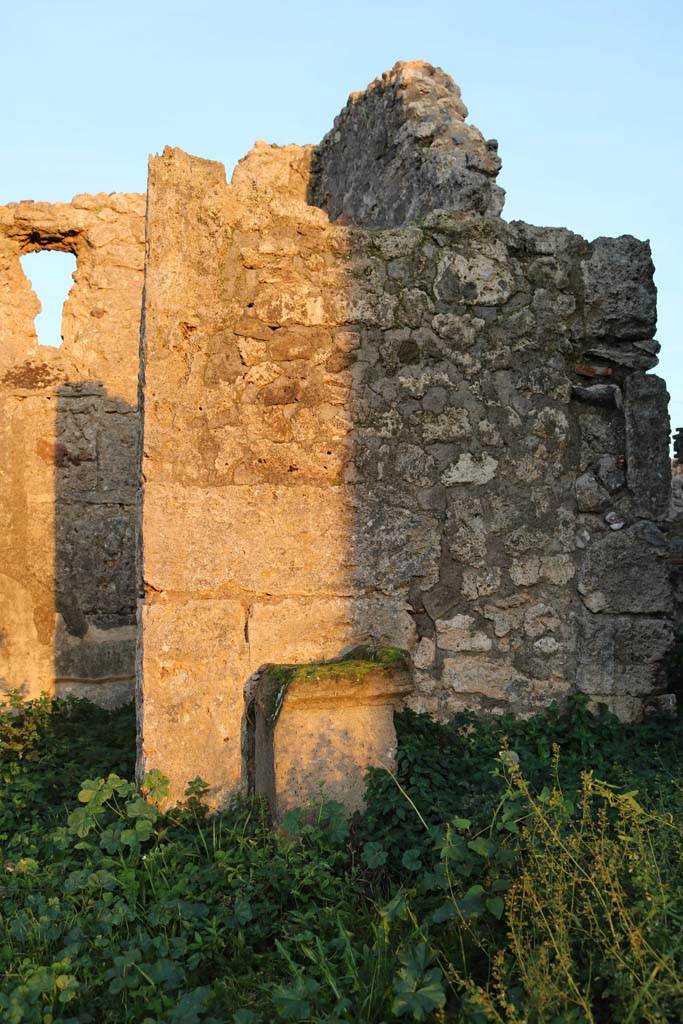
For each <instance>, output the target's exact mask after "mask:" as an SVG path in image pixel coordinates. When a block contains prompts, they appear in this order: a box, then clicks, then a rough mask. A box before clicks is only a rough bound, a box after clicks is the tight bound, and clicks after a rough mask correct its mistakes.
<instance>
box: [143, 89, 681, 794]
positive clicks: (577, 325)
mask: <svg viewBox="0 0 683 1024" xmlns="http://www.w3.org/2000/svg"><path fill="white" fill-rule="evenodd" d="M354 109H355V110H360V111H361V114H362V116H365V114H363V113H362V112H363V110H364V106H363V103H359V102H356V103H355V106H354ZM345 123H346V124H347V127H348V130H349V132H350V133H351V134H353V131H354V130H355V129H354V128H353V124H352V117H351V116H350V115H349V117H347V118H346V122H345ZM368 130H369V131H370V133H371V135H372V133H373V132H374V128H372V126H371V127H370V128H369V129H368ZM337 141H338V143H339V145H342V147H343V144H345V143H348V139H347V140H344V139H341V140H337ZM325 145H326V144H324V145H323V149H322V150H321V151H319V152H318V153H317V155H316V157H315V179H314V180H317V181H320V180H321V178H320V175H321V173H322V172H321V161H323V162H324V159H325V156H324V148H325ZM345 151H346V153H347V155H348V154H350V155H351V156H352V149H351V148H350V144H349V145H346V150H345ZM312 155H313V154H312V151H311V149H305V148H304V149H301V148H298V147H293V146H291V147H285V148H282V149H280V148H278V147H270V146H267V145H265V144H257V146H256V147H255V149H254V150H253V151H252V152H251V153H250V154H249V155H248V157H247V158H245V160H244V161H242V163H241V164H240V165H238V167H237V169H236V171H235V174H234V176H233V181H232V184H230V185H228V184H226V183H225V178H224V170H223V167H222V166H221V165H220V164H216V163H210V162H207V161H203V160H200V159H197V158H194V157H190V156H188V155H187V154H185V153H182V152H180V151H178V150H167V151H165V153H164V154H163V156H161V157H157V158H154V159H153V160H152V161H151V165H150V177H149V193H148V204H149V205H148V246H149V249H148V261H147V268H146V306H145V317H144V320H145V329H144V391H145V411H144V453H143V479H144V493H143V512H142V520H141V524H142V525H141V534H142V537H143V544H144V552H143V560H142V571H143V577H144V595H145V596H144V603H143V606H142V608H141V625H142V638H141V664H140V673H139V702H140V721H141V760H140V765H141V767H142V768H143V769H148V768H150V767H161V768H162V769H163V770H164V771H165V772H166V773H167V774H170V775H171V777H172V779H173V783H174V786H175V795H178V794H180V793H181V791H182V785H183V784H184V782H185V781H186V780H187V778H189V777H191V776H194V775H196V774H197V773H199V774H200V775H202V777H204V778H205V779H206V780H207V781H208V782H209V783H210V784H211V786H212V799H213V800H214V801H215V802H220V801H221V800H222V799H224V798H225V796H226V795H227V794H228V793H229V792H231V791H232V790H233V789H234V788H235V787H236V786H237V785H238V784H239V783H240V780H241V779H242V773H243V756H242V749H241V731H242V728H243V725H244V714H245V707H244V696H243V694H244V686H245V683H246V681H247V679H248V678H249V676H250V675H251V674H252V673H254V672H255V671H256V670H258V669H259V668H260V667H261V666H262V665H263V664H264V663H267V662H273V661H276V662H293V663H301V662H305V661H311V660H315V659H321V658H331V657H334V656H337V655H339V654H340V653H341V652H342V651H344V650H345V649H348V648H349V647H350V646H352V645H353V644H355V643H359V642H362V641H367V640H374V641H377V642H381V643H390V644H395V645H398V646H401V647H404V648H406V649H408V650H409V651H410V653H411V656H412V659H413V664H414V684H415V688H414V692H413V695H412V697H411V698H410V701H409V703H410V704H411V706H413V707H414V708H416V709H418V710H425V711H428V712H430V713H431V714H433V715H435V716H438V717H447V716H449V715H451V714H452V713H453V712H455V711H457V710H460V709H462V708H464V707H469V708H474V709H476V710H483V711H493V712H498V711H502V710H508V709H510V710H513V711H516V712H519V713H530V712H532V711H534V710H535V709H537V708H540V707H542V706H544V705H547V704H548V703H550V702H551V701H552V700H558V699H561V698H562V697H564V696H565V695H566V694H567V693H568V692H569V691H571V690H573V689H575V688H578V689H580V690H583V691H585V692H586V693H588V694H590V695H591V696H592V697H594V698H596V699H599V700H601V701H605V702H606V703H607V704H608V705H609V706H610V707H611V708H612V709H613V710H615V711H616V712H617V713H618V714H620V715H621V716H622V717H625V718H638V717H639V716H640V715H641V714H642V713H643V710H644V708H645V707H646V705H647V704H648V703H650V704H652V703H655V704H656V703H661V702H662V699H663V698H662V697H661V696H659V695H660V694H661V693H662V691H663V688H664V682H663V678H662V672H661V661H662V659H663V657H664V656H665V654H666V652H667V650H668V648H669V646H670V643H671V635H672V630H671V622H670V616H671V594H670V586H669V582H668V576H667V573H668V567H667V558H666V547H665V541H664V538H663V535H662V533H661V532H660V530H659V527H658V522H659V521H660V520H661V519H662V518H663V517H664V516H665V515H666V509H667V506H668V498H669V463H668V452H667V434H668V421H667V419H666V398H667V396H666V391H665V388H664V384H663V382H662V381H661V380H659V379H658V378H656V377H652V376H649V375H647V374H646V373H645V372H644V371H645V370H646V369H648V368H649V367H651V366H652V365H653V364H654V362H656V355H655V353H656V350H657V345H656V343H654V342H653V341H652V336H653V333H654V328H655V290H654V286H653V283H652V269H653V268H652V263H651V259H650V252H649V246H648V245H647V243H642V242H638V241H637V240H636V239H633V238H631V237H629V236H624V237H622V238H618V239H597V240H596V241H595V242H593V243H588V242H586V241H585V240H584V239H582V238H580V237H579V236H578V235H575V234H572V233H571V232H569V231H565V230H562V229H545V228H536V227H531V226H529V225H526V224H522V223H513V224H507V223H505V222H504V221H502V220H501V219H500V218H498V217H495V216H492V215H491V211H488V212H486V213H483V212H481V210H480V208H479V206H478V205H477V202H473V203H472V204H471V207H470V208H467V209H460V210H459V211H450V212H434V213H431V214H426V215H424V216H423V217H422V220H421V222H420V223H419V224H409V225H407V226H403V227H398V228H393V229H384V230H363V229H361V228H358V227H355V226H352V225H349V224H348V223H346V220H347V218H345V217H344V218H342V219H341V221H337V223H332V222H331V221H330V217H329V215H328V212H326V211H323V210H322V209H320V208H317V207H315V206H312V205H309V204H308V202H307V199H309V198H310V197H311V195H312V194H314V190H313V192H312V184H311V170H310V168H311V160H312ZM333 159H334V160H336V159H337V158H336V157H334V158H333ZM350 165H351V167H353V166H354V162H353V160H352V159H350ZM382 173H384V171H382ZM334 174H335V175H337V176H339V175H341V174H342V168H341V165H340V164H339V163H337V164H336V165H335V168H334ZM328 180H331V179H328ZM354 181H358V182H360V184H359V185H358V188H360V191H361V192H363V193H365V192H366V191H367V189H366V184H365V182H364V179H363V177H362V176H361V178H359V179H354V178H353V175H351V178H350V179H349V185H348V188H347V189H346V191H345V192H344V194H345V196H346V200H345V202H346V203H350V204H351V207H350V208H353V204H354V202H355V199H354V189H355V188H356V184H354ZM408 187H409V190H410V191H412V190H413V184H412V183H408ZM339 188H340V192H341V191H342V190H343V186H342V185H340V186H339ZM438 201H439V196H437V199H436V200H435V202H438ZM397 202H398V203H399V206H400V200H397ZM325 205H326V207H327V209H328V210H329V209H330V204H329V202H326V204H325ZM347 208H348V207H347ZM398 208H399V207H398V206H392V209H398ZM421 212H422V214H424V213H425V211H424V209H423V210H422V211H421ZM385 213H386V216H387V217H389V219H390V221H391V218H392V217H393V214H392V213H391V210H388V211H385Z"/></svg>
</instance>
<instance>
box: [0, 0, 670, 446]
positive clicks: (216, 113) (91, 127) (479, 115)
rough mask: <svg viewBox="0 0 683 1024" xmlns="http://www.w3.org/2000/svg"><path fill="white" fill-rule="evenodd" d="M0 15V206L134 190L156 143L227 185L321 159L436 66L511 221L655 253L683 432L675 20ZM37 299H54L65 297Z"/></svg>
mask: <svg viewBox="0 0 683 1024" xmlns="http://www.w3.org/2000/svg"><path fill="white" fill-rule="evenodd" d="M1 13H2V20H1V22H0V24H1V25H2V31H1V33H0V84H1V85H2V96H3V98H4V103H3V109H4V113H5V118H4V124H3V130H2V132H0V167H1V168H2V171H1V173H0V203H5V202H11V201H14V200H19V199H45V200H63V199H66V200H68V199H70V198H71V196H72V195H74V194H75V193H77V192H97V191H105V192H109V191H116V190H118V191H136V190H140V191H142V190H144V188H145V178H146V160H147V155H148V153H150V152H159V151H160V150H161V149H162V148H163V147H164V145H167V144H171V145H176V146H181V147H182V148H183V149H186V150H188V151H189V152H191V153H196V154H198V155H201V156H206V157H211V158H213V159H217V160H221V161H222V162H223V163H225V165H226V168H227V170H228V176H230V172H231V169H232V167H233V166H234V164H235V163H236V161H237V160H239V158H240V157H241V156H242V155H243V154H244V153H246V152H247V150H248V149H249V148H250V147H251V145H252V144H253V142H254V141H255V139H258V138H262V139H266V140H268V141H271V142H278V143H285V142H299V143H305V142H317V141H318V140H319V139H320V138H321V137H322V136H323V135H324V133H325V132H326V131H327V130H328V128H329V127H330V125H331V123H332V119H333V117H334V115H335V114H336V113H337V111H338V110H339V109H340V108H341V107H342V106H343V104H344V103H345V101H346V97H347V95H348V93H349V92H350V91H351V90H354V89H359V88H362V87H364V86H365V85H366V84H367V83H368V82H369V81H370V80H371V79H372V78H374V77H375V76H376V75H377V74H379V73H380V72H382V71H383V70H384V69H385V68H387V67H390V66H391V65H392V64H393V63H394V62H395V61H396V60H399V59H414V58H423V59H425V60H429V61H431V62H432V63H433V64H438V65H440V66H441V67H443V68H444V69H445V70H446V71H448V72H449V73H450V74H452V75H453V77H454V78H455V80H456V81H457V82H458V83H459V85H460V86H461V88H462V92H463V98H464V100H465V102H466V103H467V105H468V106H469V109H470V120H471V121H472V122H473V123H474V124H476V125H478V127H479V128H481V130H482V131H483V132H484V134H485V135H486V136H487V137H495V138H497V139H498V140H499V143H500V149H499V152H500V155H501V157H502V160H503V170H502V172H501V176H500V178H499V182H500V184H502V186H503V187H504V188H505V189H506V190H507V201H506V206H505V210H504V215H505V216H506V217H507V218H509V219H513V218H519V219H524V220H527V221H529V222H531V223H535V224H542V225H562V226H566V227H570V228H572V229H573V230H575V231H577V232H579V233H580V234H582V235H584V236H586V237H587V238H594V237H596V236H597V235H618V234H622V233H626V232H628V233H630V234H634V235H636V236H638V237H640V238H649V239H650V240H651V242H652V247H653V254H654V260H655V265H656V267H657V274H656V281H657V286H658V289H659V331H658V337H659V340H660V341H661V343H662V357H661V363H660V367H659V369H658V371H657V372H659V373H661V374H662V375H663V376H664V377H666V379H667V381H668V383H669V389H670V391H671V394H672V407H671V409H672V419H673V420H674V421H675V422H674V426H675V425H678V424H680V425H683V372H682V371H683V355H682V354H681V353H682V351H683V349H682V348H681V340H683V339H682V338H681V335H682V331H681V324H682V321H683V269H682V261H681V258H680V253H679V250H680V247H681V238H682V237H683V224H682V219H683V218H682V216H681V181H682V175H681V165H682V163H683V132H682V131H681V122H682V117H681V109H682V102H681V101H682V99H683V60H682V58H681V54H682V53H683V4H681V3H680V2H674V0H650V2H645V0H643V2H639V3H636V2H628V0H627V2H622V3H613V2H603V0H593V2H591V3H586V2H584V0H574V2H571V3H565V2H563V0H559V2H554V0H546V2H544V3H536V2H525V0H517V2H514V3H512V2H509V0H508V2H498V0H489V2H487V3H482V2H480V0H469V2H468V3H464V2H460V0H449V2H441V0H434V2H431V0H422V2H420V3H417V2H410V3H406V2H404V0H391V2H385V0H379V2H373V0H366V2H363V3H361V2H358V0H349V2H344V3H333V4H329V3H328V4H325V3H323V2H320V0H318V2H316V3H310V2H297V0H290V2H289V3H274V2H271V0H261V2H259V3H255V2H252V3H232V2H223V3H221V2H218V0H187V2H178V0H164V2H163V3H161V2H157V0H151V2H144V0H137V2H134V3H132V2H129V0H119V2H114V3H107V4H104V3H99V2H97V0H90V2H87V3H85V2H81V0H4V2H3V4H2V11H1ZM54 258H55V257H51V256H50V255H49V254H48V255H42V256H39V257H37V260H36V261H35V262H37V261H38V260H40V261H41V262H42V263H46V262H47V261H48V260H51V259H54ZM56 259H57V260H58V257H57V258H56ZM48 277H49V275H48ZM34 280H35V281H36V284H37V287H38V288H43V289H47V290H48V293H49V292H50V290H51V292H52V294H53V295H59V298H60V300H61V297H62V295H63V289H64V287H65V285H64V283H63V282H62V283H61V284H55V283H54V282H53V283H50V281H49V280H47V279H46V280H45V282H44V283H43V284H42V285H41V283H40V282H39V281H38V280H37V279H36V278H34ZM53 331H54V328H53Z"/></svg>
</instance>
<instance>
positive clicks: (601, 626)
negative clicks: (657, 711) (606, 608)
mask: <svg viewBox="0 0 683 1024" xmlns="http://www.w3.org/2000/svg"><path fill="white" fill-rule="evenodd" d="M577 625H578V633H577V646H576V659H577V666H576V685H577V687H578V688H579V689H580V690H582V691H584V692H585V693H590V694H603V695H605V694H611V695H616V696H625V695H629V696H644V695H647V694H649V693H651V692H652V691H656V690H657V689H658V688H661V687H662V685H664V683H665V678H664V675H663V665H664V662H665V659H666V657H667V655H668V654H669V652H670V650H671V648H672V646H673V642H674V630H673V625H672V623H671V621H670V620H669V619H661V618H651V617H646V616H642V617H633V616H616V615H594V614H593V613H592V612H590V611H588V610H583V611H582V612H581V613H580V615H579V617H578V623H577Z"/></svg>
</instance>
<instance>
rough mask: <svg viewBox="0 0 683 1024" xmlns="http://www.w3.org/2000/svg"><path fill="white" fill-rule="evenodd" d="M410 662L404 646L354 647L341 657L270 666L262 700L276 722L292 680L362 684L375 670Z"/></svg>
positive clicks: (265, 672)
mask: <svg viewBox="0 0 683 1024" xmlns="http://www.w3.org/2000/svg"><path fill="white" fill-rule="evenodd" d="M408 665H409V659H408V655H407V654H406V652H405V651H403V650H402V649H401V648H400V647H370V646H362V647H354V648H353V650H351V651H349V652H348V653H347V654H345V655H343V656H342V657H340V658H333V659H332V660H331V661H314V662H309V663H308V664H306V665H269V666H268V667H267V669H266V670H265V671H264V674H263V678H262V681H261V696H260V700H261V703H262V706H263V707H264V709H265V711H266V714H267V716H268V718H269V719H270V721H271V723H272V724H273V725H274V724H275V722H276V721H277V717H278V715H279V714H280V710H281V708H282V704H283V701H284V699H285V694H286V693H287V690H288V689H289V687H290V686H291V685H292V683H300V682H311V681H316V682H320V683H328V682H334V681H336V680H341V679H344V680H346V681H348V682H351V683H354V682H356V683H358V682H361V680H363V679H365V678H366V676H368V675H370V673H373V672H389V671H390V670H392V669H394V668H397V667H399V666H405V667H407V666H408Z"/></svg>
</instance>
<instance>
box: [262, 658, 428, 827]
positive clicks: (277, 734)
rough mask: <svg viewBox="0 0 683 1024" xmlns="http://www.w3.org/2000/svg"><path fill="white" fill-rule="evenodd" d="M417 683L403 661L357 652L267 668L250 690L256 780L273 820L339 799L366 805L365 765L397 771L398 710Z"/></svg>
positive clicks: (353, 806) (349, 807)
mask: <svg viewBox="0 0 683 1024" xmlns="http://www.w3.org/2000/svg"><path fill="white" fill-rule="evenodd" d="M411 690H412V681H411V678H410V673H409V671H408V669H407V666H406V664H405V663H404V662H403V661H402V660H400V659H399V660H394V661H392V662H390V663H389V664H387V665H382V664H381V663H377V662H375V663H373V662H372V661H367V660H358V659H357V657H356V655H355V654H354V655H352V656H351V657H350V659H349V660H347V661H339V662H337V663H336V664H329V663H328V664H323V665H318V666H316V665H311V666H305V667H304V668H301V669H296V668H292V667H290V666H284V667H280V668H274V667H271V668H269V669H266V670H265V671H264V672H263V673H262V674H261V676H260V678H259V680H258V681H257V682H256V684H255V686H254V688H253V690H252V693H253V712H252V721H253V723H254V724H253V740H252V743H253V785H254V788H255V790H256V792H257V793H263V794H265V795H266V796H267V797H268V800H269V803H270V808H271V812H272V814H273V817H274V818H275V820H279V819H281V818H282V815H283V814H284V813H285V812H286V811H287V810H289V809H290V808H291V807H302V806H306V805H308V804H311V803H313V804H315V803H318V802H319V801H320V800H321V798H322V799H327V800H330V799H331V800H337V801H339V802H340V803H341V804H343V806H344V807H345V809H346V811H347V812H348V813H349V814H352V813H353V812H354V811H358V810H362V808H363V789H364V783H363V778H364V775H365V772H366V770H367V768H368V767H370V766H374V767H381V768H388V769H390V770H395V755H396V732H395V730H394V721H393V717H394V709H395V708H397V707H399V706H400V705H401V703H402V702H403V701H404V700H405V698H406V697H407V696H408V695H409V694H410V692H411Z"/></svg>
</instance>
